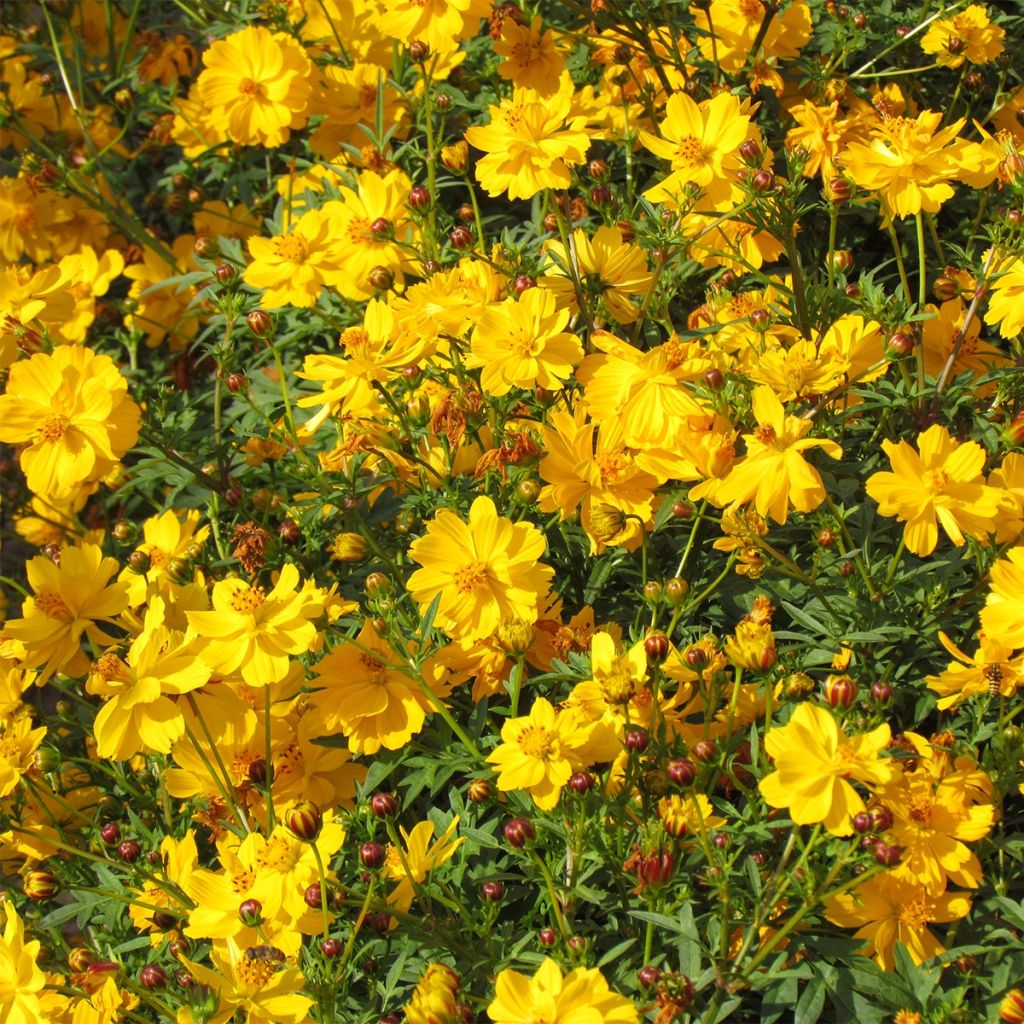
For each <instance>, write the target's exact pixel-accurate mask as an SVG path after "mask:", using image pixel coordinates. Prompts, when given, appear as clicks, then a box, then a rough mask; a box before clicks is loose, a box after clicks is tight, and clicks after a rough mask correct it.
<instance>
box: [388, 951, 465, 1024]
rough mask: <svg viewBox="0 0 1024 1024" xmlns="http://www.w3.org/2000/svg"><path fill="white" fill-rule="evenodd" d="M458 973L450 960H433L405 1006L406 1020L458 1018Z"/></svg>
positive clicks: (409, 1023) (421, 1023) (429, 1022)
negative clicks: (437, 962)
mask: <svg viewBox="0 0 1024 1024" xmlns="http://www.w3.org/2000/svg"><path fill="white" fill-rule="evenodd" d="M458 994H459V976H458V975H457V974H456V973H455V972H454V971H453V970H452V969H451V968H450V967H449V966H448V965H447V964H431V965H430V966H429V967H428V968H427V969H426V971H424V972H423V977H422V978H420V980H419V981H418V982H417V983H416V989H415V990H414V992H413V994H412V1000H411V1001H410V1002H409V1003H407V1004H406V1005H405V1006H404V1007H402V1012H403V1013H404V1014H405V1022H406V1024H437V1022H439V1021H454V1020H458V1019H459V1011H460V1005H459V1001H458Z"/></svg>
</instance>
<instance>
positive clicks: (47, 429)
mask: <svg viewBox="0 0 1024 1024" xmlns="http://www.w3.org/2000/svg"><path fill="white" fill-rule="evenodd" d="M70 423H71V421H70V420H69V419H68V418H67V416H51V417H49V419H47V420H45V421H44V422H43V425H42V426H41V427H40V428H39V438H40V440H42V441H48V442H49V443H50V444H56V442H57V441H59V440H60V439H61V438H62V437H63V436H64V433H65V431H66V430H67V429H68V426H69V425H70Z"/></svg>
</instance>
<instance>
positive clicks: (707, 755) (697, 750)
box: [690, 740, 715, 762]
mask: <svg viewBox="0 0 1024 1024" xmlns="http://www.w3.org/2000/svg"><path fill="white" fill-rule="evenodd" d="M690 753H691V754H692V755H693V756H694V758H695V759H696V760H698V761H703V762H706V761H711V760H713V759H714V756H715V741H714V740H697V742H696V743H694V745H693V746H692V747H691V748H690Z"/></svg>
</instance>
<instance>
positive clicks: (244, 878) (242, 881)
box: [231, 868, 256, 896]
mask: <svg viewBox="0 0 1024 1024" xmlns="http://www.w3.org/2000/svg"><path fill="white" fill-rule="evenodd" d="M255 881H256V872H255V871H253V869H252V868H245V869H244V870H242V871H239V872H238V873H237V874H234V875H232V876H231V891H232V892H233V893H234V894H235V895H236V896H241V895H242V893H246V892H248V891H249V890H250V889H251V888H252V883H253V882H255Z"/></svg>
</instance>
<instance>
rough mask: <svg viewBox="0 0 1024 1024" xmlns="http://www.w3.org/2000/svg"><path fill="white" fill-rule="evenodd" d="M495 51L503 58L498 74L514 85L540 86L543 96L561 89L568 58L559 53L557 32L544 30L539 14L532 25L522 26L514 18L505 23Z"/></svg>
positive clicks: (531, 87) (506, 20) (534, 87)
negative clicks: (560, 81)
mask: <svg viewBox="0 0 1024 1024" xmlns="http://www.w3.org/2000/svg"><path fill="white" fill-rule="evenodd" d="M494 52H495V53H496V54H497V55H498V56H499V57H501V58H502V61H501V63H500V64H499V65H498V74H499V75H500V76H501V77H502V78H504V79H505V80H506V81H510V82H511V83H512V84H513V85H518V86H520V87H523V88H527V89H536V90H537V92H538V93H539V94H540V95H541V96H550V95H551V94H552V93H553V92H556V91H557V90H558V85H559V78H560V77H561V74H562V71H563V70H564V69H565V59H564V58H563V56H562V54H561V53H560V52H559V47H558V44H557V43H556V41H555V33H554V32H553V31H552V30H551V29H548V30H547V32H544V31H543V29H542V27H541V20H540V17H539V16H535V17H534V19H533V20H532V21H531V22H530V24H529V25H520V24H519V22H517V21H516V20H515V19H514V18H506V19H505V20H504V21H503V22H502V24H501V38H500V39H498V40H497V41H496V42H495V44H494Z"/></svg>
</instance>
